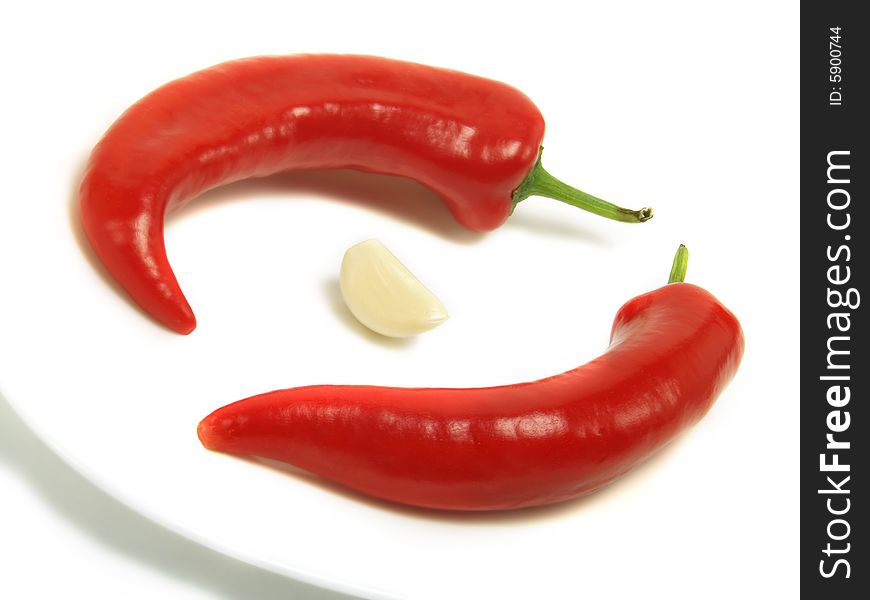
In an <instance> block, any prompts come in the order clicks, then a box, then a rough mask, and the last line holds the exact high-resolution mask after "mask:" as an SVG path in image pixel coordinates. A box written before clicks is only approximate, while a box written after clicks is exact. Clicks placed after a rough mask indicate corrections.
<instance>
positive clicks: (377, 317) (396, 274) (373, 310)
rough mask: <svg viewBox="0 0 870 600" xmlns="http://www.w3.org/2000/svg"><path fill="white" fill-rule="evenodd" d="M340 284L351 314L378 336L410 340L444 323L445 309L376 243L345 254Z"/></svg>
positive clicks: (417, 280) (364, 244) (351, 248)
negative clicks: (408, 338)
mask: <svg viewBox="0 0 870 600" xmlns="http://www.w3.org/2000/svg"><path fill="white" fill-rule="evenodd" d="M339 281H340V284H341V295H342V296H344V301H345V303H346V304H347V307H348V308H349V309H350V312H352V313H353V315H354V316H355V317H356V318H357V319H359V322H360V323H362V324H363V325H365V326H366V327H368V328H369V329H371V330H372V331H376V332H377V333H380V334H381V335H386V336H389V337H410V336H412V335H417V334H418V333H423V332H424V331H429V330H430V329H433V328H434V327H437V326H438V325H439V324H441V323H443V322H444V321H445V320H447V316H448V315H447V309H446V308H444V305H443V304H441V301H440V300H438V298H436V297H435V294H433V293H432V292H430V291H429V290H428V289H427V288H426V286H424V285H423V284H422V283H420V280H419V279H417V278H416V277H414V275H413V273H411V272H410V271H409V270H408V268H407V267H406V266H405V265H403V264H402V263H401V262H399V259H398V258H396V257H395V256H394V255H393V253H392V252H390V251H389V250H387V247H386V246H384V245H383V244H382V243H381V242H379V241H378V240H367V241H365V242H360V243H359V244H356V245H355V246H351V247H350V248H349V249H348V250H347V252H345V254H344V259H343V260H342V261H341V274H340V276H339Z"/></svg>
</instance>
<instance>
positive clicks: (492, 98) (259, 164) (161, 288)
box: [80, 55, 652, 333]
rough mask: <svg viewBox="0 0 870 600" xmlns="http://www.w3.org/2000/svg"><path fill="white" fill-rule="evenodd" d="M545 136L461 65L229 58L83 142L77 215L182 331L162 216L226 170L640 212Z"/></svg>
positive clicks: (100, 249) (147, 303)
mask: <svg viewBox="0 0 870 600" xmlns="http://www.w3.org/2000/svg"><path fill="white" fill-rule="evenodd" d="M543 135H544V120H543V117H542V116H541V114H540V112H539V111H538V109H537V108H536V107H535V105H534V104H532V102H531V101H530V100H529V99H528V98H527V97H526V96H524V95H523V94H522V93H520V92H519V91H517V90H515V89H514V88H512V87H509V86H507V85H505V84H503V83H499V82H496V81H491V80H487V79H482V78H480V77H474V76H472V75H466V74H463V73H458V72H455V71H448V70H444V69H436V68H432V67H426V66H423V65H417V64H412V63H406V62H399V61H395V60H388V59H383V58H374V57H363V56H336V55H303V56H285V57H277V56H271V57H259V58H251V59H245V60H239V61H234V62H229V63H225V64H221V65H217V66H215V67H212V68H210V69H206V70H204V71H200V72H198V73H194V74H192V75H189V76H188V77H185V78H182V79H179V80H176V81H173V82H171V83H168V84H166V85H164V86H163V87H161V88H158V89H157V90H155V91H154V92H152V93H151V94H149V95H147V96H145V97H144V98H143V99H142V100H140V101H139V102H137V103H136V104H134V105H133V106H132V107H130V108H129V109H128V110H127V111H126V112H125V113H124V114H123V115H122V116H121V117H120V118H119V119H118V120H117V121H116V122H115V123H114V125H112V127H111V128H110V129H109V130H108V132H106V134H105V136H104V137H103V139H102V140H101V141H100V142H99V144H98V145H97V146H96V148H94V151H93V153H92V155H91V158H90V161H89V163H88V166H87V170H86V173H85V176H84V180H83V181H82V184H81V189H80V200H81V218H82V223H83V225H84V230H85V233H86V234H87V237H88V240H90V243H91V245H92V246H93V248H94V250H95V251H96V253H97V255H98V256H99V258H100V259H101V260H102V261H103V263H104V264H105V265H106V267H107V268H108V270H109V272H110V273H111V274H112V275H113V276H114V277H115V279H117V280H118V282H120V284H121V285H122V286H123V287H124V289H126V290H127V292H128V293H129V294H130V295H131V296H132V297H133V299H134V300H135V301H136V302H137V303H138V304H139V305H140V306H142V308H144V309H145V311H147V312H148V313H150V314H151V315H152V316H153V317H154V318H155V319H157V320H158V321H160V322H161V323H163V324H165V325H166V326H168V327H170V328H172V329H174V330H175V331H177V332H179V333H189V332H191V331H192V330H193V329H194V327H196V320H195V318H194V316H193V312H192V311H191V309H190V306H189V305H188V303H187V301H186V299H185V298H184V295H183V294H182V292H181V289H180V288H179V286H178V282H177V281H176V279H175V275H174V274H173V272H172V268H171V267H170V266H169V262H168V260H167V258H166V250H165V248H164V244H163V220H164V216H165V214H166V212H167V211H168V210H170V209H172V208H175V207H177V206H179V205H181V204H183V203H185V202H187V201H188V200H190V199H192V198H194V197H195V196H197V195H199V194H201V193H202V192H204V191H206V190H208V189H211V188H214V187H217V186H219V185H222V184H225V183H228V182H231V181H236V180H239V179H244V178H248V177H260V176H266V175H270V174H273V173H277V172H281V171H288V170H295V169H315V168H316V169H325V168H352V169H359V170H361V171H372V172H377V173H386V174H391V175H402V176H405V177H409V178H412V179H415V180H417V181H419V182H420V183H422V184H423V185H424V186H426V187H428V188H430V189H432V190H433V191H435V192H436V193H437V194H438V195H440V196H441V197H442V198H443V200H444V202H445V203H446V204H447V206H448V208H449V209H450V211H451V212H452V213H453V215H454V216H455V217H456V219H457V220H458V221H459V222H460V223H461V224H462V225H464V226H466V227H468V228H470V229H473V230H477V231H487V230H491V229H495V228H496V227H498V226H499V225H501V224H502V222H504V220H505V219H506V218H507V216H508V215H509V214H510V212H511V211H512V209H513V207H514V206H515V205H516V203H518V202H520V201H521V200H523V199H524V198H526V197H528V196H531V195H540V196H548V197H551V198H556V199H558V200H562V201H564V202H568V203H570V204H573V205H575V206H579V207H581V208H584V209H586V210H590V211H592V212H595V213H597V214H600V215H603V216H606V217H609V218H612V219H617V220H621V221H626V222H641V221H645V220H647V219H649V218H650V217H651V216H652V211H651V210H650V209H643V210H640V211H630V210H626V209H622V208H619V207H616V206H614V205H612V204H610V203H608V202H605V201H603V200H600V199H598V198H595V197H593V196H590V195H588V194H585V193H583V192H581V191H579V190H576V189H574V188H572V187H570V186H567V185H565V184H563V183H561V182H560V181H558V180H556V179H555V178H553V177H552V176H551V175H549V174H548V173H547V172H546V171H544V169H543V168H542V167H541V165H540V161H539V150H540V147H541V141H542V139H543Z"/></svg>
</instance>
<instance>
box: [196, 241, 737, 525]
mask: <svg viewBox="0 0 870 600" xmlns="http://www.w3.org/2000/svg"><path fill="white" fill-rule="evenodd" d="M686 257H687V253H686V251H685V248H684V247H682V246H681V247H680V251H679V252H678V253H677V258H676V259H675V261H674V269H673V270H672V273H671V278H670V279H671V281H672V282H675V283H670V284H669V285H666V286H664V287H662V288H659V289H657V290H655V291H652V292H649V293H647V294H643V295H642V296H638V297H637V298H634V299H632V300H630V301H629V302H627V303H626V304H625V305H624V306H623V307H622V308H621V309H620V310H619V312H618V313H617V315H616V319H615V320H614V323H613V331H612V334H611V343H610V347H609V348H608V350H607V352H606V353H605V354H603V355H602V356H600V357H599V358H597V359H595V360H593V361H591V362H589V363H587V364H585V365H583V366H581V367H578V368H576V369H573V370H571V371H568V372H566V373H563V374H561V375H557V376H555V377H549V378H547V379H541V380H539V381H535V382H531V383H521V384H517V385H507V386H500V387H491V388H476V389H402V388H389V387H370V386H327V385H319V386H311V387H301V388H294V389H288V390H281V391H275V392H270V393H267V394H262V395H259V396H254V397H252V398H248V399H246V400H241V401H239V402H236V403H234V404H230V405H228V406H225V407H223V408H221V409H218V410H217V411H215V412H213V413H212V414H211V415H209V416H208V417H206V418H205V419H203V421H202V422H201V423H200V424H199V429H198V433H199V438H200V441H201V442H202V444H203V445H204V446H205V447H206V448H209V449H211V450H217V451H221V452H229V453H234V454H241V455H254V456H261V457H266V458H271V459H276V460H279V461H284V462H287V463H290V464H293V465H296V466H297V467H301V468H302V469H306V470H308V471H311V472H313V473H317V474H319V475H321V476H323V477H326V478H328V479H332V480H335V481H337V482H339V483H342V484H344V485H346V486H348V487H351V488H354V489H356V490H359V491H361V492H364V493H366V494H370V495H372V496H377V497H380V498H385V499H387V500H392V501H395V502H401V503H405V504H412V505H418V506H424V507H430V508H439V509H452V510H501V509H511V508H519V507H525V506H535V505H540V504H550V503H553V502H560V501H563V500H568V499H570V498H575V497H577V496H582V495H585V494H588V493H590V492H593V491H595V490H596V489H598V488H600V487H602V486H603V485H605V484H607V483H609V482H611V481H613V480H614V479H616V478H617V477H619V476H620V475H623V474H624V473H626V472H627V471H628V470H629V469H631V468H632V467H633V466H635V465H636V464H638V463H639V462H641V461H642V460H644V459H645V458H647V457H648V456H649V455H650V454H652V453H653V452H655V451H656V450H657V449H659V448H661V447H662V446H664V445H665V444H666V443H668V442H669V441H670V440H671V439H673V438H674V436H676V435H677V434H678V433H679V432H680V431H681V430H683V429H685V428H686V427H688V426H690V425H692V424H694V423H695V422H697V421H698V420H699V419H700V418H701V417H702V416H704V414H706V412H707V410H708V409H709V408H710V406H711V405H712V404H713V402H714V400H715V399H716V397H717V396H718V395H719V392H721V391H722V389H723V388H724V387H725V386H726V385H727V383H728V382H729V381H730V380H731V378H732V377H733V375H734V373H735V372H736V370H737V367H738V365H739V363H740V359H741V357H742V355H743V344H744V342H743V333H742V331H741V328H740V324H739V323H738V321H737V319H736V318H735V317H734V315H733V314H731V312H729V311H728V309H726V308H725V307H724V306H722V304H720V303H719V301H718V300H716V298H714V297H713V296H712V295H711V294H710V293H709V292H707V291H705V290H703V289H702V288H699V287H697V286H694V285H690V284H686V283H681V281H682V279H683V276H684V274H685V266H686Z"/></svg>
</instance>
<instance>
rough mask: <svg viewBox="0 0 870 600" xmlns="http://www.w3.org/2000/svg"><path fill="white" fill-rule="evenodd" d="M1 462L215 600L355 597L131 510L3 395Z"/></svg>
mask: <svg viewBox="0 0 870 600" xmlns="http://www.w3.org/2000/svg"><path fill="white" fill-rule="evenodd" d="M0 462H2V463H5V464H8V465H9V466H10V467H11V468H12V469H13V470H14V471H15V472H17V473H18V474H19V475H20V476H21V478H22V479H23V480H25V481H27V482H28V483H29V484H30V486H31V487H32V488H33V489H34V490H35V491H36V492H37V493H38V494H39V495H40V496H41V497H42V499H44V500H45V502H46V504H47V505H48V506H50V507H51V508H52V509H54V510H55V511H56V512H57V513H58V514H59V515H61V516H62V517H64V518H65V519H66V520H67V521H69V522H70V523H72V524H74V525H75V526H76V527H78V528H79V529H80V530H82V531H83V532H85V533H86V534H87V535H89V536H91V537H92V538H93V539H95V540H98V541H99V542H100V543H102V544H103V545H104V546H106V547H107V548H109V549H110V550H112V551H114V552H117V553H119V554H122V555H125V556H127V557H129V558H130V559H131V560H135V561H138V562H139V563H141V564H144V565H147V566H149V567H151V568H152V569H154V570H156V571H160V572H162V573H163V574H165V575H166V576H168V577H170V578H173V579H176V580H178V581H180V582H184V583H186V584H189V585H193V586H195V587H196V588H198V589H202V590H207V591H208V592H210V593H212V594H213V595H214V596H215V597H216V598H227V599H232V600H248V599H251V598H258V599H264V600H279V599H280V600H286V599H287V598H293V599H294V600H297V599H298V600H345V599H348V598H351V596H347V595H344V594H340V593H338V592H333V591H329V590H324V589H322V588H318V587H314V586H311V585H308V584H305V583H302V582H299V581H296V580H294V579H290V578H287V577H284V576H281V575H278V574H276V573H272V572H270V571H265V570H263V569H260V568H258V567H255V566H252V565H249V564H247V563H243V562H241V561H237V560H235V559H233V558H230V557H227V556H224V555H223V554H220V553H218V552H216V551H213V550H210V549H208V548H206V547H204V546H200V545H199V544H197V543H196V542H193V541H191V540H188V539H187V538H184V537H181V536H180V535H178V534H175V533H173V532H171V531H169V530H167V529H164V528H163V527H162V526H161V525H158V524H156V523H154V522H152V521H150V520H149V519H147V518H146V517H143V516H142V515H140V514H138V513H136V512H134V511H133V510H131V509H130V508H127V507H126V506H125V505H123V504H121V503H120V502H119V501H118V500H115V499H114V498H113V497H111V496H109V495H108V494H106V493H105V492H103V491H102V490H100V489H99V488H98V487H96V486H95V485H94V484H92V483H91V482H90V481H88V480H87V479H85V478H84V477H83V476H81V475H79V474H78V473H77V472H76V471H74V470H73V469H72V468H70V467H69V466H68V465H67V464H66V463H65V462H63V460H61V459H60V458H59V457H58V456H57V455H56V454H55V453H54V452H53V451H52V450H51V449H50V448H49V447H48V446H46V445H45V444H44V443H43V442H42V441H41V440H40V439H39V438H37V437H36V435H34V433H33V432H32V431H31V430H30V428H29V427H28V426H27V425H26V424H25V423H24V422H23V421H22V420H21V418H20V417H19V416H18V415H17V414H15V412H14V411H13V410H12V408H11V407H10V405H9V403H8V402H7V401H6V399H5V398H4V397H3V395H2V394H0ZM48 542H49V543H50V540H48Z"/></svg>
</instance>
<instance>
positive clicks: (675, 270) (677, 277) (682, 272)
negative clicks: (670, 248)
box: [668, 244, 689, 283]
mask: <svg viewBox="0 0 870 600" xmlns="http://www.w3.org/2000/svg"><path fill="white" fill-rule="evenodd" d="M688 266H689V249H688V248H686V247H685V246H684V245H683V244H680V247H679V248H677V253H676V254H675V255H674V264H673V265H672V266H671V275H670V277H668V283H683V281H685V280H686V268H687V267H688Z"/></svg>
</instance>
